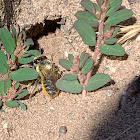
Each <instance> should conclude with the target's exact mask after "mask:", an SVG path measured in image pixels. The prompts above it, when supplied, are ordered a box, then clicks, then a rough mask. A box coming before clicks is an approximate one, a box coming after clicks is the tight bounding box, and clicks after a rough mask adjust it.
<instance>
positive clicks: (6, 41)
mask: <svg viewBox="0 0 140 140" xmlns="http://www.w3.org/2000/svg"><path fill="white" fill-rule="evenodd" d="M0 38H1V41H2V44H3V45H4V48H5V50H6V51H7V52H8V53H9V54H12V53H13V51H14V49H15V47H16V45H15V41H14V39H13V37H12V35H11V33H10V32H9V31H8V30H7V29H5V28H0Z"/></svg>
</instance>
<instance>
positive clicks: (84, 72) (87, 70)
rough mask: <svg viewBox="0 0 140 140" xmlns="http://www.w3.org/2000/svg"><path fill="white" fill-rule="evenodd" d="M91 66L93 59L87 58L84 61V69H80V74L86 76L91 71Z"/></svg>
mask: <svg viewBox="0 0 140 140" xmlns="http://www.w3.org/2000/svg"><path fill="white" fill-rule="evenodd" d="M92 66H93V59H92V58H89V59H88V60H87V61H86V63H85V65H84V67H83V68H82V73H83V74H87V73H88V72H89V71H90V70H91V68H92Z"/></svg>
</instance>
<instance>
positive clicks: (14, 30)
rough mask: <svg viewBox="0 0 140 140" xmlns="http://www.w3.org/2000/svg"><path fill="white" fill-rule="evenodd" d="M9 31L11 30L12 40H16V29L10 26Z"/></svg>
mask: <svg viewBox="0 0 140 140" xmlns="http://www.w3.org/2000/svg"><path fill="white" fill-rule="evenodd" d="M11 29H12V34H13V36H14V38H15V39H16V36H17V31H16V28H15V27H14V26H11Z"/></svg>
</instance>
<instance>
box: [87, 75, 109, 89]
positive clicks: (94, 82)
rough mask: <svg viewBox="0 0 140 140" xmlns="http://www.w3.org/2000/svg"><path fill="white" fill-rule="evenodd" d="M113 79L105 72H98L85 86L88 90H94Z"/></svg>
mask: <svg viewBox="0 0 140 140" xmlns="http://www.w3.org/2000/svg"><path fill="white" fill-rule="evenodd" d="M110 81H111V78H110V76H109V75H107V74H104V73H97V74H95V75H94V76H92V77H91V78H90V79H89V83H88V84H87V85H86V86H85V89H86V91H93V90H96V89H98V88H100V87H103V86H104V85H105V84H107V83H108V82H110Z"/></svg>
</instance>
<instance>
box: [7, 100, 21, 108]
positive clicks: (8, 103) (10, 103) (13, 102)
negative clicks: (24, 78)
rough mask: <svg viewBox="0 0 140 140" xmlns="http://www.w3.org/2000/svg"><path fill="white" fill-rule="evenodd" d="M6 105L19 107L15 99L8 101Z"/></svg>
mask: <svg viewBox="0 0 140 140" xmlns="http://www.w3.org/2000/svg"><path fill="white" fill-rule="evenodd" d="M5 105H6V106H8V107H18V106H19V104H18V102H17V101H14V100H13V101H6V102H5Z"/></svg>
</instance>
